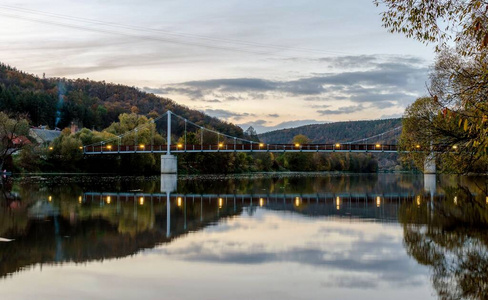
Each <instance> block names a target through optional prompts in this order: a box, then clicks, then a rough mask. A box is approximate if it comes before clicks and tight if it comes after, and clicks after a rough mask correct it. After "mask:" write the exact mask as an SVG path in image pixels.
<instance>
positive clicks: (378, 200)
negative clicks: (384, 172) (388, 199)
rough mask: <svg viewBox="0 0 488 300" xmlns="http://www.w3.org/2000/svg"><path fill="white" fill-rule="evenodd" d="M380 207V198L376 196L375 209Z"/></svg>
mask: <svg viewBox="0 0 488 300" xmlns="http://www.w3.org/2000/svg"><path fill="white" fill-rule="evenodd" d="M380 205H381V198H380V196H377V197H376V207H380Z"/></svg>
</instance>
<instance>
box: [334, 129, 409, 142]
mask: <svg viewBox="0 0 488 300" xmlns="http://www.w3.org/2000/svg"><path fill="white" fill-rule="evenodd" d="M401 128H402V126H398V127H395V128H393V129H391V130H388V131H385V132H382V133H380V134H377V135H373V136H370V137H367V138H364V139H360V140H355V141H352V142H344V143H342V144H354V143H357V142H364V141H367V140H370V139H374V138H376V137H379V136H383V135H385V134H387V133H390V132H393V131H396V130H399V129H401Z"/></svg>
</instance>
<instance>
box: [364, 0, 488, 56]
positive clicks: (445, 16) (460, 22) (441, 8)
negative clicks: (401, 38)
mask: <svg viewBox="0 0 488 300" xmlns="http://www.w3.org/2000/svg"><path fill="white" fill-rule="evenodd" d="M373 2H374V3H375V4H376V5H377V6H382V7H383V6H385V7H386V10H385V11H384V12H383V13H382V21H383V26H384V27H386V28H387V29H389V30H390V32H392V33H393V32H397V33H402V34H404V35H405V36H407V37H410V38H415V39H417V40H419V41H421V42H423V43H432V42H434V43H437V47H436V49H437V51H440V50H441V49H443V48H444V47H445V46H446V45H447V43H448V42H449V41H454V42H455V43H456V44H457V45H458V46H460V47H459V48H458V50H459V51H460V53H462V54H463V55H464V56H472V55H474V54H476V53H478V52H479V51H482V50H484V49H486V47H487V46H488V17H487V12H488V1H480V0H423V1H412V0H374V1H373ZM461 46H462V47H461Z"/></svg>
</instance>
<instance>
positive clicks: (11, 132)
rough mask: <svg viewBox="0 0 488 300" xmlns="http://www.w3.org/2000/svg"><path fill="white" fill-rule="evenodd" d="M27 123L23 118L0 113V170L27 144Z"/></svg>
mask: <svg viewBox="0 0 488 300" xmlns="http://www.w3.org/2000/svg"><path fill="white" fill-rule="evenodd" d="M28 133H29V122H28V121H27V119H26V117H25V116H17V117H9V115H7V114H6V113H4V112H0V170H3V167H4V164H5V162H6V161H7V160H8V159H10V158H11V156H12V155H13V154H14V153H16V152H18V151H20V150H22V148H23V147H24V146H25V145H27V144H29V143H30V141H29V140H28V139H27V136H28Z"/></svg>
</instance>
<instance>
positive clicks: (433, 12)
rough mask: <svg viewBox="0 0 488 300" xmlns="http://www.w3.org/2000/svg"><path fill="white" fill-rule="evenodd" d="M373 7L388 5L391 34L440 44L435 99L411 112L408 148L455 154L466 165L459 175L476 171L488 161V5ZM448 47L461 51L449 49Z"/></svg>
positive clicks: (432, 86) (384, 0)
mask: <svg viewBox="0 0 488 300" xmlns="http://www.w3.org/2000/svg"><path fill="white" fill-rule="evenodd" d="M374 2H375V3H376V4H377V5H380V4H384V5H386V8H387V10H386V11H385V12H384V13H383V25H384V26H385V27H386V28H388V29H389V30H390V31H391V32H400V33H403V34H405V35H406V36H407V37H412V38H415V39H417V40H420V41H422V42H424V43H430V42H434V43H437V47H436V51H437V52H438V56H437V58H436V63H435V65H434V68H433V70H432V72H431V74H430V83H429V94H430V99H427V98H424V99H419V100H417V102H416V103H415V104H413V105H412V106H411V107H409V108H408V109H407V111H406V114H405V119H404V120H405V121H404V128H403V134H402V141H403V145H404V146H406V147H407V148H408V147H412V146H415V145H417V144H421V146H422V147H423V148H424V149H426V150H427V147H428V145H427V144H432V143H433V144H434V146H443V147H441V148H438V149H439V150H444V151H443V152H451V153H452V152H453V150H456V153H457V158H454V161H453V162H455V161H456V160H457V161H458V162H463V164H458V165H457V167H455V169H457V170H456V171H461V172H468V171H473V168H475V169H476V164H480V161H483V160H486V157H487V156H488V59H487V54H488V47H487V46H488V17H487V13H488V1H475V0H471V1H460V0H459V1H456V0H443V1H441V0H438V1H434V0H429V1H409V0H399V1H398V0H397V1H396V0H375V1H374ZM448 41H454V42H455V45H456V47H455V48H454V49H451V48H448V47H447V42H448ZM427 138H428V139H429V140H427ZM417 156H418V155H417ZM417 158H418V157H417ZM446 165H447V164H446ZM485 169H486V168H485ZM480 171H481V172H486V170H484V171H483V170H480Z"/></svg>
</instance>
